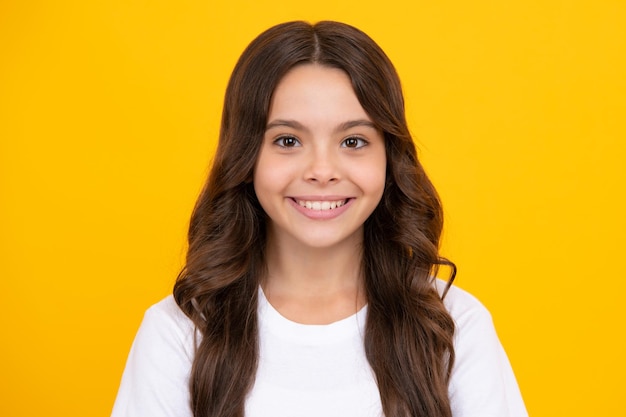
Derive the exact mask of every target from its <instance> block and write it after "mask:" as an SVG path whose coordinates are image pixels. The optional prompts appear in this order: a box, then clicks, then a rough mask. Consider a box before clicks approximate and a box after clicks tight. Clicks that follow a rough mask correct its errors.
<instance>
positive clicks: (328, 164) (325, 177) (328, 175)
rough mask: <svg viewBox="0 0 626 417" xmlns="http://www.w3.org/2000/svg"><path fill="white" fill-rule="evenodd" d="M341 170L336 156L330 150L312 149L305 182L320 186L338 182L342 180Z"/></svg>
mask: <svg viewBox="0 0 626 417" xmlns="http://www.w3.org/2000/svg"><path fill="white" fill-rule="evenodd" d="M339 168H340V167H339V164H338V161H337V157H336V155H333V153H332V152H330V151H329V150H328V149H321V148H317V149H312V150H311V153H310V155H309V160H308V161H307V166H306V169H305V171H304V173H305V174H304V175H305V180H306V181H307V182H311V183H318V184H328V183H334V182H337V181H339V178H340V174H339Z"/></svg>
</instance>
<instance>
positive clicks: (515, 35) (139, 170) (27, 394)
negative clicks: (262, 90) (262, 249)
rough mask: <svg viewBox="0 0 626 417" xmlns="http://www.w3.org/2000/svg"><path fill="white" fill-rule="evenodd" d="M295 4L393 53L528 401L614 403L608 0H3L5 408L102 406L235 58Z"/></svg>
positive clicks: (181, 227)
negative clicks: (356, 30)
mask: <svg viewBox="0 0 626 417" xmlns="http://www.w3.org/2000/svg"><path fill="white" fill-rule="evenodd" d="M293 19H305V20H309V21H317V20H320V19H333V20H341V21H345V22H348V23H351V24H354V25H356V26H358V27H360V28H361V29H363V30H365V31H366V32H367V33H369V34H370V35H371V36H372V37H373V38H374V39H375V40H376V41H378V42H379V43H380V45H381V46H382V47H383V48H384V49H385V50H386V51H387V53H388V54H389V56H390V57H391V59H392V60H393V61H394V63H395V64H396V66H397V69H398V71H399V73H400V76H401V78H402V80H403V83H404V86H405V89H406V98H407V109H408V117H409V121H410V124H411V128H412V131H413V133H414V135H415V138H416V142H417V143H418V146H419V149H420V156H421V158H422V160H423V162H424V164H425V165H426V167H427V170H428V172H429V173H430V174H431V176H432V178H433V181H434V182H435V184H436V186H437V187H438V189H439V190H440V193H441V195H442V198H443V201H444V206H445V210H446V218H447V226H446V231H445V241H444V248H443V251H444V254H445V255H447V256H449V257H450V258H451V259H453V260H454V261H455V262H456V263H457V264H458V266H459V276H458V281H457V283H458V285H459V286H461V287H463V288H465V289H468V290H469V291H471V292H472V293H474V294H475V295H476V296H478V297H479V298H480V299H481V300H482V301H483V302H484V303H485V304H486V305H487V307H488V308H489V309H490V310H491V312H492V313H493V316H494V320H495V323H496V326H497V329H498V332H499V335H500V337H501V339H502V342H503V344H504V345H505V347H506V349H507V352H508V354H509V357H510V359H511V362H512V364H513V367H514V369H515V371H516V374H517V377H518V380H519V384H520V386H521V389H522V392H523V395H524V398H525V400H526V404H527V407H528V409H529V412H530V414H531V415H532V416H534V417H554V416H626V405H625V404H626V403H625V402H624V401H623V398H622V397H623V394H624V390H625V388H626V386H625V384H624V381H623V379H624V374H626V365H625V361H624V357H623V355H624V353H625V352H626V343H625V336H624V330H623V329H624V324H623V320H624V319H625V318H626V317H625V315H626V307H625V304H626V303H625V302H624V296H625V295H626V284H625V281H626V279H625V278H626V276H625V274H624V270H623V265H622V260H623V259H624V257H623V254H622V252H623V251H624V243H623V239H624V236H625V235H626V227H625V222H624V214H625V213H626V204H625V203H624V200H625V197H624V185H623V182H624V180H625V179H626V173H625V168H624V158H625V157H626V147H625V145H624V142H625V139H626V138H625V137H626V128H625V123H624V119H625V116H626V112H625V110H626V58H625V57H626V29H625V27H626V3H625V2H624V1H622V0H613V1H611V0H597V1H594V2H591V1H585V2H583V1H580V2H578V1H557V0H525V1H521V0H514V1H502V2H494V1H486V0H474V1H451V0H449V1H445V0H444V1H437V2H433V1H421V0H420V1H410V2H409V1H406V2H398V1H386V2H381V1H367V0H359V1H356V0H351V1H343V2H337V1H328V0H320V1H317V2H308V3H307V2H304V3H303V2H294V1H286V0H284V1H283V0H277V1H266V2H259V1H237V0H229V1H222V0H214V1H211V0H205V1H200V0H178V1H164V0H152V1H139V0H106V1H105V0H97V1H96V0H93V1H92V0H90V1H82V2H80V1H79V2H77V1H69V0H55V1H52V0H40V1H28V2H25V1H18V0H3V1H2V2H0V256H1V261H0V279H1V285H2V290H1V291H0V331H1V332H2V343H1V344H0V370H1V372H2V374H1V378H0V395H1V400H0V415H2V416H6V417H22V416H59V417H61V416H62V417H79V416H80V417H84V416H107V415H109V413H110V410H111V406H112V404H113V401H114V397H115V394H116V390H117V386H118V382H119V378H120V376H121V372H122V369H123V366H124V361H125V358H126V354H127V352H128V349H129V347H130V344H131V342H132V339H133V336H134V333H135V331H136V329H137V327H138V325H139V323H140V320H141V317H142V314H143V311H144V310H145V309H146V308H147V307H148V306H149V305H151V304H152V303H154V302H156V301H158V300H159V299H161V298H162V297H164V296H166V295H167V294H168V293H169V292H170V291H171V287H172V284H173V282H174V279H175V276H176V274H177V272H178V270H179V268H180V267H181V262H182V259H183V256H184V251H185V242H184V238H185V233H186V230H185V229H186V225H187V221H188V217H189V214H190V211H191V208H192V206H193V203H194V200H195V198H196V196H197V194H198V192H199V190H200V187H201V185H202V182H203V180H204V176H205V174H206V172H207V166H208V164H209V163H210V160H211V155H212V152H213V150H214V147H215V139H216V137H217V132H218V123H219V117H220V110H221V102H222V97H223V93H224V88H225V84H226V81H227V78H228V76H229V74H230V71H231V69H232V67H233V65H234V63H235V60H236V59H237V57H238V55H239V54H240V53H241V51H242V50H243V48H244V47H245V45H246V44H247V43H248V42H249V41H250V40H251V39H252V38H253V37H254V36H256V35H257V34H258V33H259V32H261V31H262V30H264V29H265V28H267V27H269V26H271V25H273V24H275V23H278V22H282V21H285V20H293Z"/></svg>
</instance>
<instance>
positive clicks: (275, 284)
mask: <svg viewBox="0 0 626 417" xmlns="http://www.w3.org/2000/svg"><path fill="white" fill-rule="evenodd" d="M357 237H358V236H357ZM360 243H361V239H349V240H348V241H344V242H341V243H339V244H338V245H335V246H333V247H326V248H311V247H304V246H302V245H298V243H297V242H293V241H290V242H284V241H283V242H278V241H276V239H272V238H270V239H268V246H267V252H266V253H267V258H266V259H267V268H268V275H267V278H266V280H265V282H264V283H263V284H262V287H263V291H264V293H265V296H266V297H267V299H268V301H269V302H270V304H272V306H273V307H274V308H275V309H276V310H277V311H278V312H279V313H280V314H281V315H282V316H283V317H285V318H287V319H289V320H291V321H294V322H297V323H302V324H329V323H334V322H336V321H339V320H341V319H344V318H346V317H349V316H351V315H353V314H355V313H356V312H357V311H359V310H360V309H361V308H362V307H363V306H364V305H365V304H366V299H365V291H364V289H363V279H362V274H361V256H362V255H361V245H360Z"/></svg>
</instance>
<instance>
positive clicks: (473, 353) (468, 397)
mask: <svg viewBox="0 0 626 417" xmlns="http://www.w3.org/2000/svg"><path fill="white" fill-rule="evenodd" d="M445 285H446V283H445V282H443V281H439V280H437V283H436V286H437V290H438V291H439V293H440V294H442V292H443V290H444V288H445ZM444 305H445V307H446V309H447V310H448V312H449V313H450V315H451V316H452V319H453V320H454V323H455V326H456V329H455V334H454V351H455V356H456V358H455V361H454V367H453V369H452V375H451V378H450V386H449V389H450V400H451V406H452V411H453V413H452V414H453V415H454V416H455V417H457V416H458V417H475V416H476V417H478V416H480V417H487V416H488V417H505V416H506V417H527V416H528V414H527V412H526V408H525V407H524V402H523V400H522V397H521V394H520V392H519V387H518V385H517V382H516V380H515V376H514V374H513V370H512V369H511V365H510V363H509V360H508V358H507V356H506V353H505V352H504V349H503V347H502V345H501V343H500V340H499V339H498V335H497V333H496V329H495V327H494V325H493V320H492V318H491V314H490V313H489V311H488V310H487V308H485V306H484V305H483V304H482V303H481V302H480V301H479V300H478V299H477V298H476V297H474V296H473V295H472V294H470V293H468V292H467V291H464V290H462V289H460V288H458V287H455V286H452V287H450V290H449V291H448V293H447V295H446V297H445V298H444Z"/></svg>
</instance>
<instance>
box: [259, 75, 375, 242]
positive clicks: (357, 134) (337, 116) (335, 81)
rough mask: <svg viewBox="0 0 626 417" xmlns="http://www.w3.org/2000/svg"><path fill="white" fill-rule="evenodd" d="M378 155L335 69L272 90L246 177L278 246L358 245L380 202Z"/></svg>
mask: <svg viewBox="0 0 626 417" xmlns="http://www.w3.org/2000/svg"><path fill="white" fill-rule="evenodd" d="M385 171H386V156H385V143H384V138H383V135H382V133H381V132H380V131H379V130H378V129H377V128H376V127H375V126H374V125H373V123H372V121H371V119H370V118H369V116H368V115H367V113H366V112H365V110H363V108H362V107H361V104H360V103H359V101H358V99H357V97H356V95H355V94H354V91H353V89H352V84H351V82H350V79H349V78H348V76H347V75H346V74H345V73H344V72H343V71H341V70H338V69H334V68H328V67H323V66H319V65H313V64H307V65H302V66H298V67H296V68H294V69H292V70H291V71H290V72H288V73H287V75H286V76H285V77H284V78H283V79H282V80H281V82H280V83H279V84H278V86H277V88H276V90H275V91H274V95H273V98H272V103H271V106H270V112H269V115H268V124H267V129H266V132H265V136H264V139H263V144H262V145H261V151H260V155H259V159H258V161H257V164H256V168H255V172H254V188H255V191H256V195H257V197H258V199H259V202H260V203H261V206H262V207H263V209H264V210H265V212H266V213H267V215H268V216H269V219H270V222H269V230H268V231H269V238H270V239H273V240H274V243H278V244H280V245H281V246H283V247H285V248H289V249H293V250H296V249H297V248H299V247H301V248H307V247H308V248H323V247H334V246H335V245H341V244H348V245H354V244H359V243H360V242H361V241H362V237H363V233H362V232H363V223H364V222H365V220H366V219H367V218H368V217H369V215H370V214H371V213H372V212H373V211H374V209H375V208H376V206H377V205H378V202H379V201H380V199H381V197H382V194H383V190H384V186H385Z"/></svg>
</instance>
